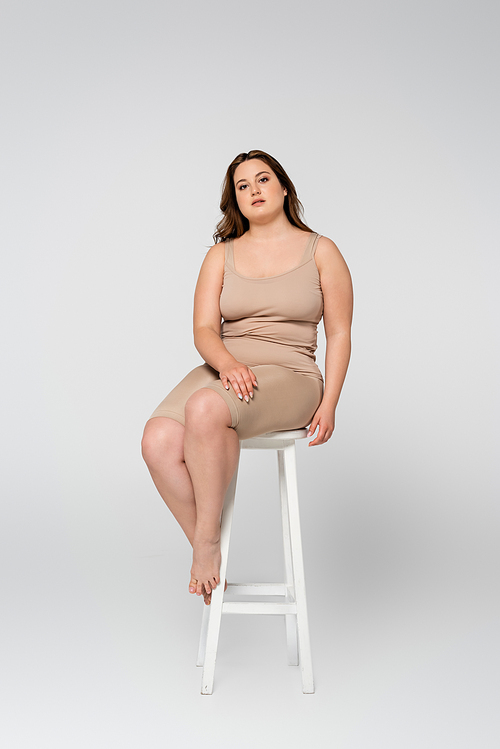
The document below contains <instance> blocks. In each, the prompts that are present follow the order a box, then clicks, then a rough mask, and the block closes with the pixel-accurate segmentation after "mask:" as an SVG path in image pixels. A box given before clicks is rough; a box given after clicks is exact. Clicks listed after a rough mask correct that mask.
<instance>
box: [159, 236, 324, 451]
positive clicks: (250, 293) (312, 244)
mask: <svg viewBox="0 0 500 749" xmlns="http://www.w3.org/2000/svg"><path fill="white" fill-rule="evenodd" d="M319 237H320V235H319V234H316V233H314V232H312V233H311V236H310V238H309V241H308V243H307V246H306V249H305V251H304V254H303V256H302V259H301V261H300V263H299V265H297V266H296V267H295V268H292V270H289V271H287V272H286V273H279V274H278V275H276V276H268V277H265V278H250V277H248V276H242V275H241V274H240V273H238V272H237V271H236V269H235V267H234V259H233V240H232V239H229V240H227V241H226V242H225V263H224V282H223V288H222V292H221V296H220V310H221V315H222V318H223V323H222V326H221V338H222V340H223V341H224V345H225V346H226V348H227V350H228V351H229V353H230V354H232V355H233V356H234V357H235V359H237V361H239V362H242V363H243V364H246V365H247V366H249V367H250V368H251V369H252V371H253V372H254V374H255V376H256V378H257V383H258V384H257V387H256V388H255V389H254V397H253V399H252V400H250V402H249V403H246V402H245V401H241V400H240V399H239V398H238V397H237V396H236V394H235V392H234V390H233V389H232V387H230V389H229V390H226V389H225V388H224V387H223V385H222V383H221V381H220V379H219V374H218V372H216V371H215V370H214V369H212V367H210V366H209V365H208V364H202V365H201V366H200V367H196V369H193V370H192V372H190V373H189V374H188V375H187V376H186V377H185V378H184V379H183V380H182V381H181V382H180V383H179V384H178V385H177V387H175V388H174V389H173V390H172V391H171V392H170V393H169V395H167V397H166V398H165V400H163V401H162V402H161V403H160V405H159V406H158V408H157V409H156V410H155V411H154V412H153V413H152V415H151V418H153V417H157V416H167V417H169V418H171V419H175V421H178V422H179V423H181V424H184V406H185V404H186V401H187V400H188V398H189V397H190V396H191V395H192V394H193V393H194V392H196V391H197V390H199V389H200V388H210V389H211V390H215V391H216V392H217V393H219V395H220V396H221V398H223V399H224V401H225V402H226V404H227V406H228V408H229V411H230V413H231V426H232V427H233V428H234V429H235V430H236V432H237V433H238V436H239V438H240V439H248V438H249V437H255V436H256V435H258V434H264V433H265V432H273V431H278V430H282V429H298V428H300V427H304V426H307V425H308V424H310V422H311V419H312V417H313V415H314V413H315V411H316V409H317V408H318V406H319V404H320V402H321V398H322V396H323V378H322V376H321V372H320V371H319V368H318V366H317V364H316V357H315V351H316V346H317V325H318V322H319V321H320V319H321V316H322V314H323V294H322V292H321V284H320V279H319V272H318V268H317V266H316V262H315V259H314V254H315V251H316V245H317V243H318V239H319Z"/></svg>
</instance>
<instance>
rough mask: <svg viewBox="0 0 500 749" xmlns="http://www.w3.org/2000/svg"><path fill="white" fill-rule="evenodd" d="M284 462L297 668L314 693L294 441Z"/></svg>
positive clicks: (305, 688)
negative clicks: (293, 591) (298, 666)
mask: <svg viewBox="0 0 500 749" xmlns="http://www.w3.org/2000/svg"><path fill="white" fill-rule="evenodd" d="M283 461H284V468H285V480H286V484H287V496H288V513H289V520H290V543H291V548H292V564H293V578H294V584H295V598H296V601H297V633H298V640H299V653H300V668H301V671H302V691H303V692H304V694H312V693H313V692H314V677H313V670H312V658H311V645H310V640H309V623H308V619H307V602H306V587H305V577H304V562H303V557H302V539H301V535H300V516H299V497H298V490H297V467H296V461H295V443H294V444H293V445H290V446H289V447H285V449H284V451H283Z"/></svg>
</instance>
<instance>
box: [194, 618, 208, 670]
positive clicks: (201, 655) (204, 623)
mask: <svg viewBox="0 0 500 749" xmlns="http://www.w3.org/2000/svg"><path fill="white" fill-rule="evenodd" d="M209 614H210V606H205V605H203V618H202V620H201V632H200V644H199V646H198V658H197V660H196V665H197V666H203V664H204V663H205V648H206V646H207V632H208V617H209Z"/></svg>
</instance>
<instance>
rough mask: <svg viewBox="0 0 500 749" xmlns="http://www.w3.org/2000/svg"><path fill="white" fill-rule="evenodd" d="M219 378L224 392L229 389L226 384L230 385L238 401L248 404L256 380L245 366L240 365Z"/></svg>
mask: <svg viewBox="0 0 500 749" xmlns="http://www.w3.org/2000/svg"><path fill="white" fill-rule="evenodd" d="M220 377H221V382H222V384H223V385H224V387H225V388H226V390H228V389H229V387H228V384H231V386H232V388H233V390H234V392H235V393H236V395H237V396H238V398H240V400H244V401H246V402H247V403H249V402H250V400H251V399H252V398H253V390H254V387H256V386H257V378H256V377H255V375H254V373H253V372H252V370H251V369H249V368H248V367H247V366H245V365H241V367H238V368H235V369H233V370H232V371H230V372H227V373H224V374H221V376H220Z"/></svg>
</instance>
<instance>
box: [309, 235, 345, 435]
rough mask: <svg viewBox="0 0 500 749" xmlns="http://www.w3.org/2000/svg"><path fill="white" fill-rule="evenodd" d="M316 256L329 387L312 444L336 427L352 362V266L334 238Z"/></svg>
mask: <svg viewBox="0 0 500 749" xmlns="http://www.w3.org/2000/svg"><path fill="white" fill-rule="evenodd" d="M315 259H316V265H317V266H318V271H319V275H320V280H321V289H322V291H323V300H324V309H323V321H324V325H325V335H326V357H325V391H324V393H323V399H322V401H321V404H320V406H319V408H318V410H317V411H316V413H315V414H314V418H313V420H312V422H311V426H310V428H309V435H312V434H314V432H315V431H316V429H318V434H317V436H316V438H315V439H314V440H313V441H312V442H310V443H309V444H310V445H322V444H324V443H325V442H326V441H327V440H329V439H330V437H331V436H332V433H333V430H334V428H335V409H336V408H337V403H338V400H339V398H340V392H341V390H342V385H343V384H344V379H345V376H346V372H347V367H348V365H349V358H350V355H351V322H352V308H353V293H352V282H351V274H350V273H349V269H348V267H347V265H346V262H345V260H344V258H343V257H342V255H341V254H340V251H339V249H338V247H337V246H336V244H334V242H332V240H331V239H328V238H327V237H321V238H320V240H319V242H318V246H317V248H316V256H315Z"/></svg>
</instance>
